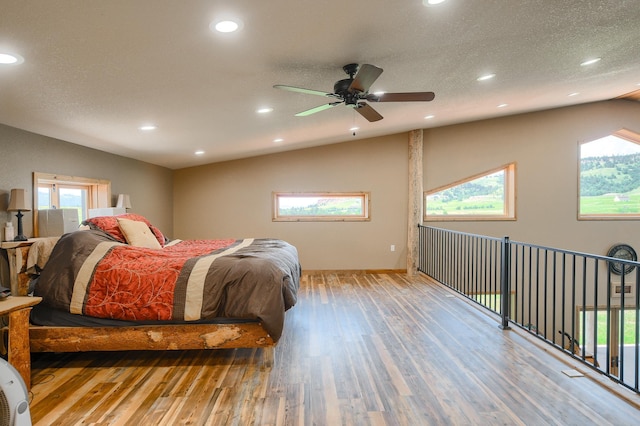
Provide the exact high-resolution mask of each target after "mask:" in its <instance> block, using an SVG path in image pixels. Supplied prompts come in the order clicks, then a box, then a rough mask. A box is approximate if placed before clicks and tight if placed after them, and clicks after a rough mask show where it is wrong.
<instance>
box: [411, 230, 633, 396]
mask: <svg viewBox="0 0 640 426" xmlns="http://www.w3.org/2000/svg"><path fill="white" fill-rule="evenodd" d="M418 227H419V250H418V270H419V271H420V272H422V273H425V274H426V275H428V276H430V277H432V278H433V279H435V280H436V281H438V282H440V283H442V284H444V285H446V286H448V287H450V288H452V289H453V290H455V291H457V292H459V293H460V294H463V295H464V296H466V297H467V298H469V299H471V300H473V301H474V302H476V303H478V304H480V305H482V306H484V307H485V308H487V309H489V310H491V311H493V312H495V313H497V314H499V315H500V318H501V324H500V326H501V327H502V328H505V329H507V328H509V327H510V325H516V326H519V327H521V328H523V329H525V330H527V331H528V332H529V333H531V334H532V335H534V336H536V337H538V338H540V339H542V340H544V341H545V342H547V343H549V344H550V345H552V346H554V347H556V348H557V349H559V350H562V351H564V352H566V353H567V354H569V355H570V356H572V357H573V358H575V359H578V360H580V361H581V362H583V363H584V364H586V365H588V366H589V367H591V368H593V369H595V370H597V371H599V372H601V373H602V374H606V375H607V376H608V377H610V378H611V379H612V380H614V381H616V382H618V383H620V384H621V385H623V386H625V387H627V388H629V389H631V390H633V391H635V392H637V393H640V391H639V373H640V368H639V364H640V318H639V317H640V315H639V314H640V292H639V291H638V284H637V283H638V282H640V268H639V267H640V263H638V262H636V261H632V260H623V259H616V258H611V257H607V256H598V255H594V254H587V253H579V252H574V251H569V250H561V249H556V248H550V247H543V246H538V245H534V244H527V243H521V242H515V241H510V240H509V238H508V237H504V238H493V237H487V236H481V235H474V234H468V233H464V232H456V231H450V230H445V229H440V228H434V227H429V226H423V225H418ZM620 270H622V272H620ZM616 271H618V272H619V273H616ZM625 272H626V273H625Z"/></svg>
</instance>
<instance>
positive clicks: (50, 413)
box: [31, 272, 640, 426]
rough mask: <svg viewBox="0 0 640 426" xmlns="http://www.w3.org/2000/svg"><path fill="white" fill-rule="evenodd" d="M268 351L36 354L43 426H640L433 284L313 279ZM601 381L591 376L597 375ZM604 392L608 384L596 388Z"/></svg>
mask: <svg viewBox="0 0 640 426" xmlns="http://www.w3.org/2000/svg"><path fill="white" fill-rule="evenodd" d="M299 296H300V297H299V301H298V304H297V305H296V306H295V307H294V308H293V309H292V310H290V311H289V312H287V317H286V325H285V332H284V335H283V337H282V339H281V340H280V342H279V343H278V346H276V349H275V364H274V366H273V367H268V366H266V365H264V363H263V357H262V351H261V350H260V349H252V350H249V349H246V350H245V349H239V350H218V351H179V352H172V351H167V352H115V353H108V352H102V353H76V354H34V355H33V370H32V383H33V388H32V402H31V414H32V418H33V423H34V425H79V424H83V425H138V426H141V425H181V424H188V425H331V426H332V425H439V424H443V425H452V424H453V425H476V424H481V425H493V424H505V425H547V424H550V425H590V424H594V425H595V424H597V425H607V424H610V425H637V424H639V422H640V410H639V409H638V407H640V398H639V397H638V395H635V394H632V393H626V391H625V390H622V392H623V394H624V395H626V399H622V398H619V397H617V396H616V395H614V394H613V393H611V392H610V391H609V390H608V389H607V388H605V387H604V386H602V385H601V384H599V379H596V380H592V379H590V378H589V377H580V378H570V377H568V376H567V375H565V374H563V373H562V371H563V370H568V369H571V368H574V367H576V366H577V368H578V369H580V370H581V371H585V372H589V370H588V369H587V368H586V367H580V366H579V364H578V363H576V362H575V361H573V360H571V359H570V358H566V359H565V358H564V357H563V356H562V354H560V356H559V357H558V356H557V355H552V354H551V352H552V351H553V352H557V351H556V350H555V349H553V348H548V349H546V348H544V347H541V346H540V345H539V344H537V343H535V342H532V341H531V340H530V339H529V338H528V337H526V336H525V335H524V334H523V333H522V332H519V331H513V330H512V331H503V330H501V329H500V328H499V327H498V325H499V319H498V318H497V317H494V316H492V315H490V314H486V313H484V312H481V311H480V310H478V309H477V308H475V307H473V306H471V305H470V304H469V303H468V302H467V301H466V300H464V299H462V298H460V297H459V296H457V295H453V294H452V293H451V292H450V291H449V290H447V289H446V288H444V287H442V286H440V285H438V284H434V283H431V282H429V281H428V280H427V279H426V278H424V277H416V278H409V277H407V276H406V275H404V274H393V273H388V274H385V273H378V274H376V273H370V274H368V273H347V272H343V273H337V272H331V273H329V272H325V273H320V272H317V273H315V272H314V273H305V275H304V276H303V280H302V287H301V290H300V293H299ZM589 374H592V373H589ZM600 380H601V379H600Z"/></svg>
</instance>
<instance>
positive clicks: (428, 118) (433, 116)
mask: <svg viewBox="0 0 640 426" xmlns="http://www.w3.org/2000/svg"><path fill="white" fill-rule="evenodd" d="M432 118H435V115H433V114H429V115H427V116H425V117H424V119H425V120H431V119H432Z"/></svg>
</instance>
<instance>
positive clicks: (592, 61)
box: [580, 58, 602, 67]
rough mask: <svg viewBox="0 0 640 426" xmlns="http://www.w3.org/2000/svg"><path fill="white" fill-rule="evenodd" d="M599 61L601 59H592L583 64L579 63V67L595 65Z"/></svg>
mask: <svg viewBox="0 0 640 426" xmlns="http://www.w3.org/2000/svg"><path fill="white" fill-rule="evenodd" d="M600 59H602V58H593V59H589V60H586V61H584V62H583V63H581V64H580V66H583V67H586V66H587V65H591V64H595V63H596V62H599V61H600Z"/></svg>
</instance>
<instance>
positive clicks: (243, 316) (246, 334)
mask: <svg viewBox="0 0 640 426" xmlns="http://www.w3.org/2000/svg"><path fill="white" fill-rule="evenodd" d="M85 225H86V226H87V227H88V228H89V229H87V230H79V231H76V232H72V233H69V234H65V235H63V236H62V237H60V239H58V240H57V241H56V242H55V245H53V246H52V247H51V249H50V253H45V254H44V255H40V254H39V253H38V252H39V250H38V248H37V247H38V246H37V245H34V246H32V248H31V250H30V252H29V259H32V260H31V263H34V262H35V263H38V262H39V263H43V264H44V265H43V266H40V265H37V264H36V265H27V271H28V272H31V273H34V277H35V279H34V280H33V281H32V287H33V294H34V295H35V296H39V297H42V298H43V300H42V303H40V304H39V305H37V306H35V307H34V309H33V310H32V312H31V325H30V329H29V337H30V344H31V350H32V351H33V352H77V351H120V350H178V349H221V348H246V347H256V348H265V349H266V350H265V362H266V363H269V364H270V363H271V362H273V351H272V348H273V346H275V344H276V343H277V341H278V339H279V338H280V336H281V335H282V330H283V327H284V315H285V312H286V311H287V310H288V309H290V308H291V307H293V306H294V305H295V303H296V300H297V291H298V287H299V283H300V277H301V267H300V264H299V260H298V254H297V251H296V248H295V247H294V246H292V245H291V244H289V243H287V242H285V241H282V240H277V239H252V238H248V239H242V240H235V239H226V240H188V241H182V240H171V241H169V240H167V239H166V238H165V237H164V235H163V234H162V233H161V232H160V231H159V230H158V229H157V228H155V227H154V226H153V225H152V224H151V223H150V222H149V221H148V220H147V219H146V218H144V217H143V216H140V215H135V214H125V215H120V216H103V217H98V218H91V219H89V220H87V221H86V222H85ZM46 251H48V250H46V249H45V252H46ZM34 252H35V255H34Z"/></svg>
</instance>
